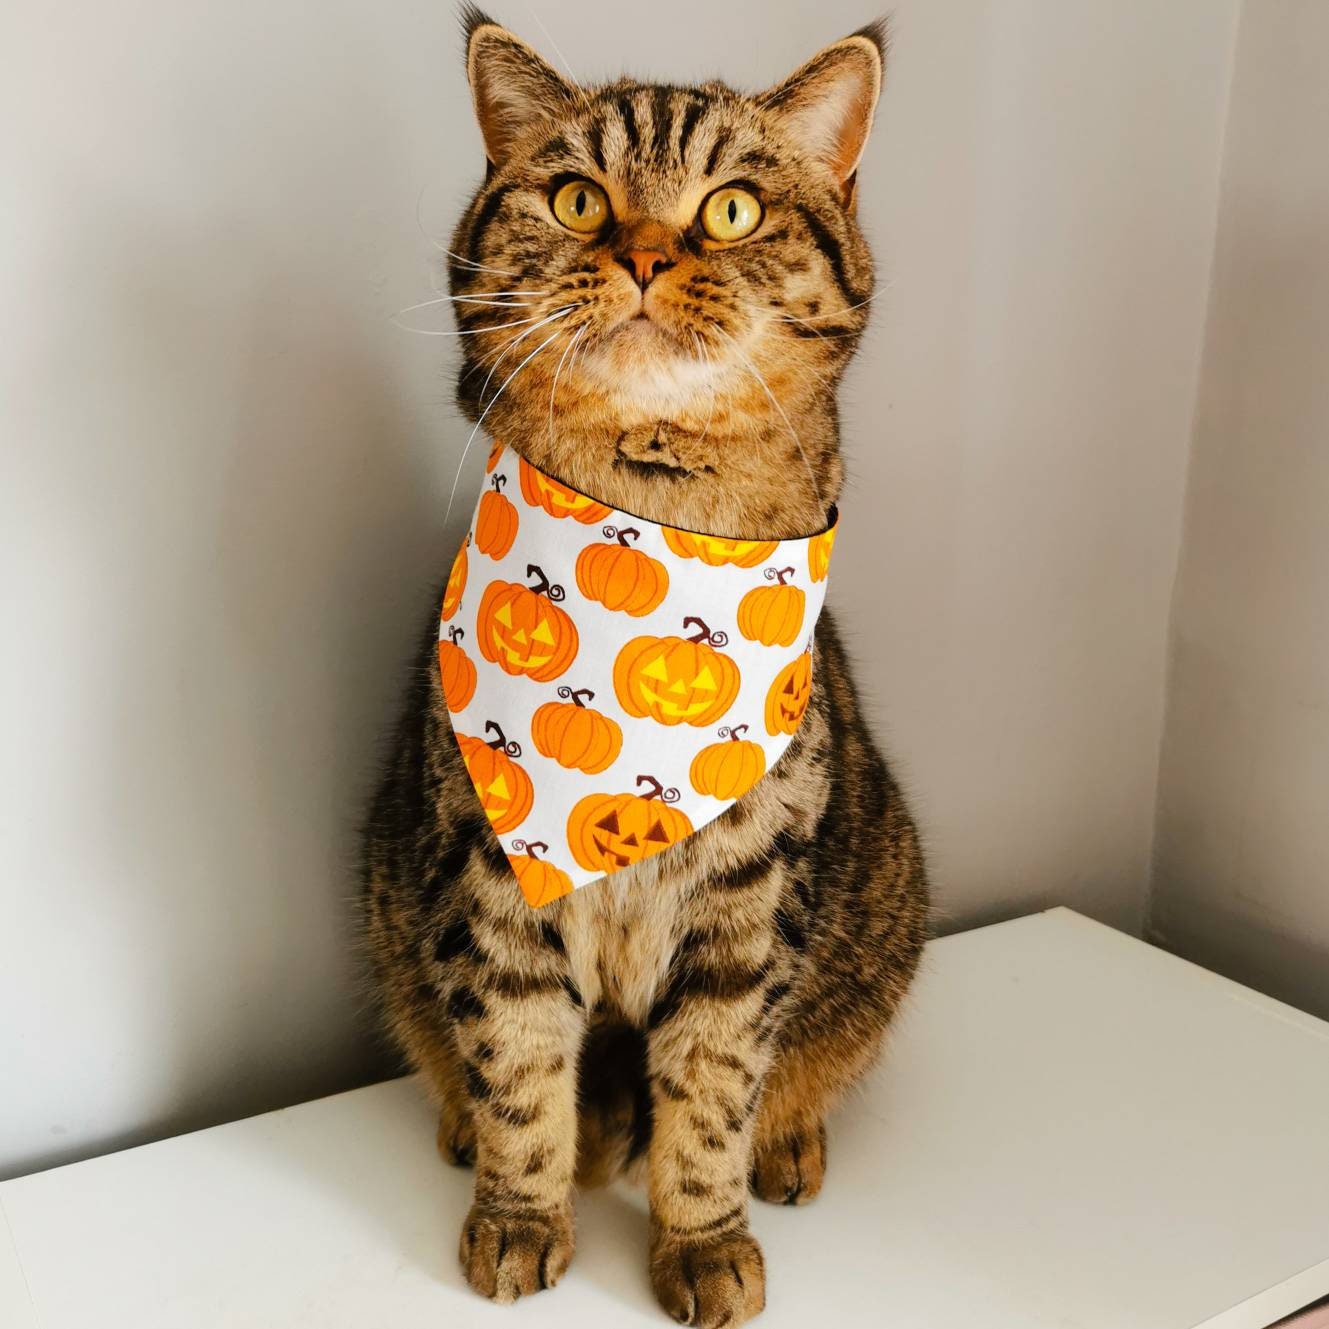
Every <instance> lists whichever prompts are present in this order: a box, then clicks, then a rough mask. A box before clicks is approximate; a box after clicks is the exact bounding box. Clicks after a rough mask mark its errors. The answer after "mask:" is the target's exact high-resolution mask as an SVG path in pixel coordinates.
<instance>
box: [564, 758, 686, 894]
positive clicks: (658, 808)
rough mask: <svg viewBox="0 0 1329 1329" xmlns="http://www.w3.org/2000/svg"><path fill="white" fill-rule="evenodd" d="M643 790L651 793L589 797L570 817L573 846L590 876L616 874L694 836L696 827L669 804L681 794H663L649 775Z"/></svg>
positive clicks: (665, 791)
mask: <svg viewBox="0 0 1329 1329" xmlns="http://www.w3.org/2000/svg"><path fill="white" fill-rule="evenodd" d="M637 783H638V785H641V784H643V783H644V784H648V785H650V786H651V789H650V790H649V791H648V792H647V794H646V795H645V796H644V797H643V796H640V795H637V794H589V795H587V797H585V798H583V799H581V800H580V802H578V803H577V805H576V806H575V807H574V808H573V809H572V815H571V816H570V817H569V818H568V845H569V847H570V848H571V849H572V856H573V857H574V858H575V859H576V860H577V862H578V863H579V864H580V865H581V866H582V867H584V868H586V869H587V871H590V872H595V871H600V872H617V871H618V870H619V869H620V868H626V867H631V866H632V864H634V863H640V862H641V861H642V860H643V859H646V858H650V856H651V855H652V854H658V853H659V852H660V851H661V850H662V849H668V848H669V846H670V845H672V844H677V843H678V841H679V840H682V839H684V838H685V837H687V836H689V835H691V834H692V822H691V821H690V820H689V819H688V817H687V815H686V814H685V813H682V812H680V811H679V810H678V809H677V808H675V807H670V806H669V804H670V802H672V801H673V800H674V799H677V798H678V790H677V789H662V788H661V787H660V784H659V782H658V781H656V780H653V779H652V778H651V777H650V776H639V777H638V780H637Z"/></svg>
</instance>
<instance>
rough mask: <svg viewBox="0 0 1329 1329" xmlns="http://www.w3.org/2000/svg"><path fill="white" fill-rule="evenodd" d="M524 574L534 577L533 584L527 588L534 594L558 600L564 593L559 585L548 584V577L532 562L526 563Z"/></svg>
mask: <svg viewBox="0 0 1329 1329" xmlns="http://www.w3.org/2000/svg"><path fill="white" fill-rule="evenodd" d="M526 575H527V576H528V577H534V578H535V585H534V586H531V587H528V588H527V589H528V590H532V591H534V592H535V593H536V595H547V596H548V597H549V598H550V599H551V600H554V601H558V600H561V599H562V598H563V596H564V595H565V594H566V592H565V591H564V590H563V588H562V587H561V586H552V585H550V582H549V578H548V577H546V576H545V574H544V572H543V571H542V570H541V569H540V568H537V567H536V566H535V564H534V563H528V564H527V565H526Z"/></svg>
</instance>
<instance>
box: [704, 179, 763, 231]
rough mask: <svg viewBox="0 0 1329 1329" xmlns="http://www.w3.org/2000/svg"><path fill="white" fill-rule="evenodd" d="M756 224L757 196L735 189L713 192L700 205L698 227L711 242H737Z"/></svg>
mask: <svg viewBox="0 0 1329 1329" xmlns="http://www.w3.org/2000/svg"><path fill="white" fill-rule="evenodd" d="M760 221H761V204H760V202H758V200H757V196H756V195H755V194H751V193H749V192H748V191H747V190H746V189H739V188H738V187H737V186H735V185H725V187H724V188H723V189H717V190H716V191H715V193H713V194H712V195H711V196H710V197H709V198H708V199H707V200H706V202H705V203H703V204H702V205H701V227H702V230H704V231H705V232H706V234H707V235H709V236H710V237H711V239H712V240H741V239H743V237H744V236H746V235H751V234H752V232H753V231H755V230H756V229H757V225H758V223H759V222H760Z"/></svg>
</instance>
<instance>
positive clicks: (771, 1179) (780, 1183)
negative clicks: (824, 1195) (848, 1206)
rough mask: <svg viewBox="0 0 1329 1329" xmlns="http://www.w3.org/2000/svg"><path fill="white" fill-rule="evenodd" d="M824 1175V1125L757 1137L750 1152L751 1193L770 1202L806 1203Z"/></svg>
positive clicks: (823, 1179) (815, 1191)
mask: <svg viewBox="0 0 1329 1329" xmlns="http://www.w3.org/2000/svg"><path fill="white" fill-rule="evenodd" d="M825 1179H826V1127H825V1126H821V1125H819V1126H817V1127H816V1128H815V1129H813V1130H802V1131H793V1132H791V1133H790V1134H788V1135H783V1136H780V1137H779V1138H777V1139H774V1140H767V1141H761V1140H758V1141H757V1144H756V1146H755V1148H754V1149H753V1153H752V1193H753V1194H754V1195H756V1196H759V1197H760V1198H761V1199H763V1200H767V1201H769V1202H770V1203H771V1204H807V1202H808V1201H809V1200H811V1199H814V1198H815V1197H816V1195H817V1193H818V1192H819V1191H820V1190H821V1184H822V1182H823V1181H825Z"/></svg>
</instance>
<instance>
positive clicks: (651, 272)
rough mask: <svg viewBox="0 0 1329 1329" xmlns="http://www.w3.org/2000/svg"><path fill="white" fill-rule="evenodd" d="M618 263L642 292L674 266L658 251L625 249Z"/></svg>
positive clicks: (666, 255) (667, 257)
mask: <svg viewBox="0 0 1329 1329" xmlns="http://www.w3.org/2000/svg"><path fill="white" fill-rule="evenodd" d="M618 261H619V262H620V263H621V264H622V265H623V266H624V267H625V268H626V269H627V270H628V274H629V275H630V276H631V278H632V280H633V281H635V282H636V283H637V285H638V286H640V287H641V289H642V290H643V291H644V290H645V289H646V288H647V287H648V286H649V285H650V284H651V283H652V282H653V281H654V280H655V279H656V277H658V276H659V275H660V273H662V272H663V271H664V270H665V269H666V268H672V267H673V266H674V265H673V263H671V262H670V260H669V255H668V254H662V253H661V252H660V251H659V250H658V249H627V250H624V252H623V253H621V254H620V255H619V256H618Z"/></svg>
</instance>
